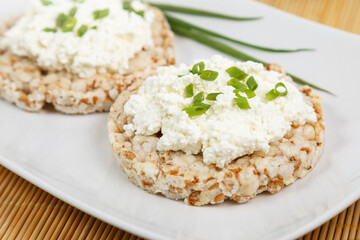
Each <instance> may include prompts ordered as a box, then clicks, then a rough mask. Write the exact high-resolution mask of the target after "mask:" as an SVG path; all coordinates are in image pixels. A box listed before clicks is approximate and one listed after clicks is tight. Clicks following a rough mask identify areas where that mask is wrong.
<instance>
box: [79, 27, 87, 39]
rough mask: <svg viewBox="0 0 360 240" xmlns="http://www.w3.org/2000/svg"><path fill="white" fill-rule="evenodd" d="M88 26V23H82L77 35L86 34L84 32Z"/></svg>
mask: <svg viewBox="0 0 360 240" xmlns="http://www.w3.org/2000/svg"><path fill="white" fill-rule="evenodd" d="M88 29H89V28H88V26H86V25H81V27H80V28H79V29H78V31H77V35H78V36H79V37H82V36H84V34H85V33H86V32H87V31H88Z"/></svg>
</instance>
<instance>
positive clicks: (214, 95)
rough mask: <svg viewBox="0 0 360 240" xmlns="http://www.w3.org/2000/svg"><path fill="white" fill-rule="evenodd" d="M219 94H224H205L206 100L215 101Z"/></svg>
mask: <svg viewBox="0 0 360 240" xmlns="http://www.w3.org/2000/svg"><path fill="white" fill-rule="evenodd" d="M220 94H224V93H222V92H218V93H209V94H208V95H207V96H206V100H210V101H215V100H216V97H217V96H218V95H220Z"/></svg>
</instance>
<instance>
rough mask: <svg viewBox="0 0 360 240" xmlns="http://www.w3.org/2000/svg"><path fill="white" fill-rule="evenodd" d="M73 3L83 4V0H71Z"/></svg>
mask: <svg viewBox="0 0 360 240" xmlns="http://www.w3.org/2000/svg"><path fill="white" fill-rule="evenodd" d="M72 1H73V2H77V3H83V2H84V0H72Z"/></svg>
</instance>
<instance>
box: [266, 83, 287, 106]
mask: <svg viewBox="0 0 360 240" xmlns="http://www.w3.org/2000/svg"><path fill="white" fill-rule="evenodd" d="M282 88H283V89H284V90H281V89H282ZM287 94H288V90H287V88H286V86H285V84H283V83H282V82H278V83H277V84H276V85H275V88H273V89H271V90H270V91H269V92H268V93H266V99H267V100H269V101H272V100H274V99H275V98H277V97H279V96H281V97H284V96H286V95H287Z"/></svg>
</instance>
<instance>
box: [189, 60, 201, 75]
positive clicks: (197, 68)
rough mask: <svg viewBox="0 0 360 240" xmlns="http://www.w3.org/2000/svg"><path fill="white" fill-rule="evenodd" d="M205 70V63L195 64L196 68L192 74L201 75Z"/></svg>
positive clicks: (192, 70) (194, 67)
mask: <svg viewBox="0 0 360 240" xmlns="http://www.w3.org/2000/svg"><path fill="white" fill-rule="evenodd" d="M204 70H205V63H204V62H198V63H196V64H194V66H193V67H192V69H191V70H190V72H191V73H193V74H201V73H202V71H204Z"/></svg>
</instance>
